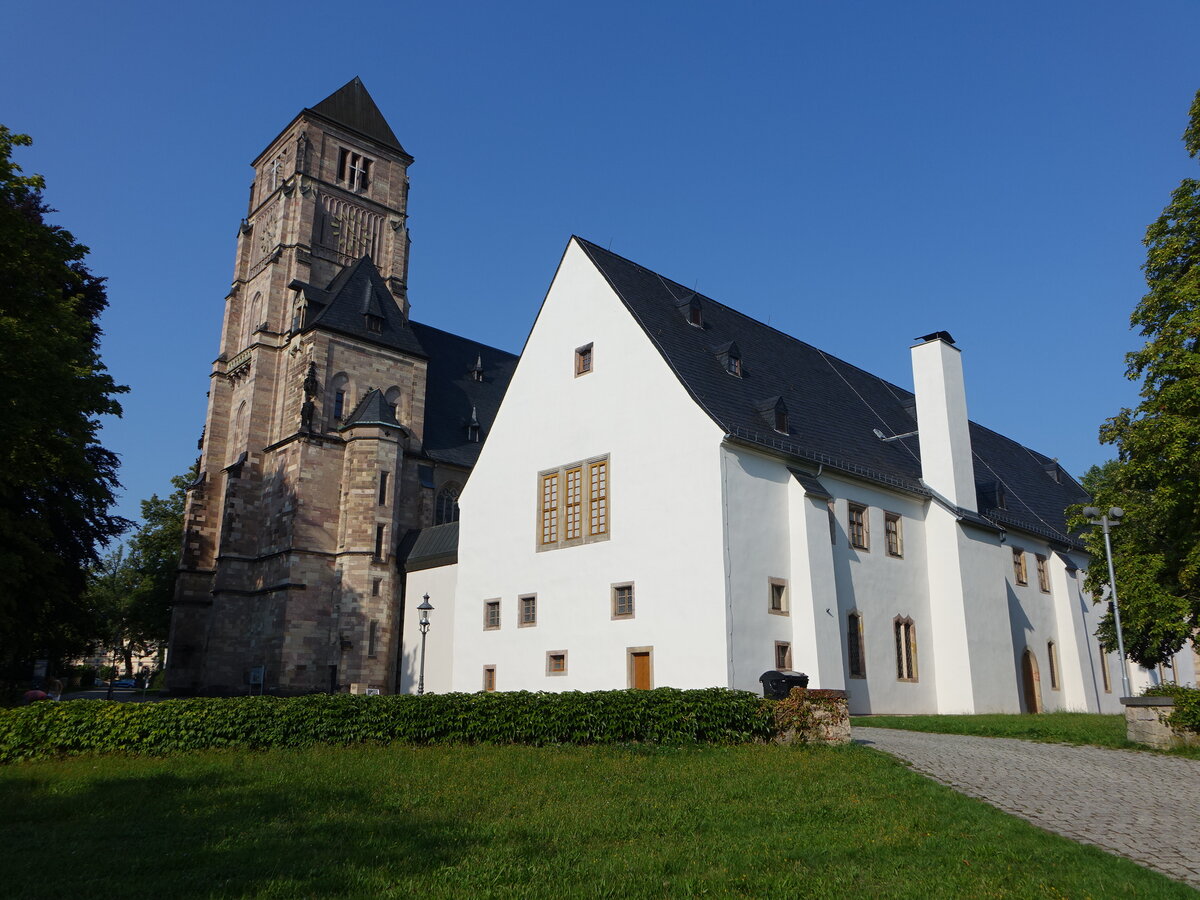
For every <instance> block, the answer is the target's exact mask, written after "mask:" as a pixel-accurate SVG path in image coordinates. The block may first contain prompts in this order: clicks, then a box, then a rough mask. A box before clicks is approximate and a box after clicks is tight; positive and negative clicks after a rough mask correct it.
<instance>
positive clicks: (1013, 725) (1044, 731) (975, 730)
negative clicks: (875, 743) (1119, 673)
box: [850, 712, 1200, 759]
mask: <svg viewBox="0 0 1200 900" xmlns="http://www.w3.org/2000/svg"><path fill="white" fill-rule="evenodd" d="M850 724H851V725H852V726H853V725H861V726H864V727H870V728H903V729H906V730H908V731H932V732H936V733H938V734H974V735H979V736H981V737H1009V738H1022V739H1023V740H1027V741H1051V742H1054V743H1061V744H1094V745H1095V746H1097V747H1113V748H1116V749H1120V750H1147V751H1150V752H1155V753H1157V752H1164V751H1151V750H1150V748H1149V747H1146V746H1143V745H1142V744H1135V743H1133V742H1132V741H1129V740H1126V739H1125V717H1124V716H1122V715H1120V714H1117V715H1101V714H1099V713H1078V712H1053V713H1038V714H1036V715H1027V714H1024V715H1015V714H1007V713H1005V714H999V713H997V714H994V715H978V716H853V717H851V719H850ZM1165 752H1169V753H1172V754H1176V755H1179V756H1187V757H1191V758H1192V759H1200V748H1180V749H1177V750H1170V751H1165Z"/></svg>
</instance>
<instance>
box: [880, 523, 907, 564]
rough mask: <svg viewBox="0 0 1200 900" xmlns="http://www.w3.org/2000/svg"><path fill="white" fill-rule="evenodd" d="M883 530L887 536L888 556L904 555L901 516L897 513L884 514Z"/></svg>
mask: <svg viewBox="0 0 1200 900" xmlns="http://www.w3.org/2000/svg"><path fill="white" fill-rule="evenodd" d="M883 531H884V536H885V537H886V538H887V553H888V556H895V557H897V558H900V557H903V556H904V532H903V527H902V526H901V524H900V516H898V515H897V514H896V513H884V514H883Z"/></svg>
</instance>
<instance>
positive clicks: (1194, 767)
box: [852, 726, 1200, 888]
mask: <svg viewBox="0 0 1200 900" xmlns="http://www.w3.org/2000/svg"><path fill="white" fill-rule="evenodd" d="M852 737H853V739H854V742H855V743H857V744H864V745H866V746H869V747H874V748H875V749H877V750H883V751H885V752H886V753H890V754H892V755H893V756H897V757H899V758H900V759H903V760H905V761H906V762H908V763H909V764H910V765H911V766H912V767H913V769H915V770H916V771H918V772H921V773H922V774H924V775H928V776H929V777H930V778H933V779H934V780H935V781H940V782H941V783H942V784H945V785H949V786H950V787H952V788H954V789H955V790H956V791H959V792H960V793H963V794H967V795H968V796H971V797H977V798H979V799H980V800H986V801H987V802H988V803H990V804H992V805H993V806H996V807H999V808H1000V809H1002V810H1004V811H1005V812H1007V813H1012V814H1013V815H1014V816H1020V817H1021V818H1022V819H1026V820H1028V821H1030V822H1032V823H1033V824H1034V825H1037V826H1039V827H1041V828H1045V829H1046V830H1047V831H1053V832H1056V833H1058V834H1061V835H1064V836H1065V837H1069V838H1071V839H1072V840H1075V841H1080V842H1081V843H1084V844H1094V845H1095V846H1097V847H1100V848H1101V849H1104V850H1107V851H1109V852H1110V853H1115V854H1117V855H1118V856H1124V857H1126V858H1128V859H1132V860H1133V861H1134V862H1138V863H1141V864H1142V865H1144V866H1148V867H1149V868H1151V869H1155V870H1157V871H1159V872H1162V873H1163V874H1164V875H1167V876H1169V877H1171V878H1175V879H1178V880H1180V881H1185V882H1187V883H1188V884H1190V885H1191V886H1192V887H1195V888H1200V760H1193V759H1183V758H1180V757H1174V756H1165V755H1160V754H1157V753H1141V752H1137V751H1133V750H1106V749H1103V748H1101V747H1075V746H1071V745H1069V744H1045V743H1039V742H1035V741H1019V740H1013V739H1012V738H991V737H968V736H965V735H958V734H924V733H921V732H916V731H899V730H896V729H891V728H859V727H858V726H855V727H854V729H853V732H852Z"/></svg>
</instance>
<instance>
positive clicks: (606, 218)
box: [0, 0, 1200, 516]
mask: <svg viewBox="0 0 1200 900" xmlns="http://www.w3.org/2000/svg"><path fill="white" fill-rule="evenodd" d="M5 7H6V12H5V18H6V29H5V30H6V32H7V33H6V35H5V37H4V38H3V42H4V52H3V53H0V122H3V123H4V124H6V125H8V126H9V127H10V128H12V129H13V130H15V131H19V132H26V133H28V134H31V135H32V136H33V138H34V141H35V143H34V146H33V147H32V148H27V149H23V150H20V151H18V157H17V159H18V161H19V162H20V163H21V164H22V165H23V166H24V168H25V170H26V171H27V172H38V173H41V174H43V175H45V176H46V178H47V181H48V191H47V197H48V200H49V202H50V204H51V205H52V206H54V207H56V208H57V209H58V210H59V213H58V214H57V216H56V221H58V222H59V223H61V224H63V225H65V226H67V227H68V228H69V229H71V230H72V231H73V232H74V233H75V235H76V237H77V238H78V239H79V240H80V241H82V242H83V243H85V244H87V245H88V246H90V247H91V248H92V254H91V257H90V265H91V267H92V269H93V271H95V272H97V273H98V274H102V275H106V276H107V277H108V279H109V299H110V303H111V308H110V309H109V311H108V313H107V314H106V316H105V319H104V328H105V332H106V334H105V338H104V344H103V353H104V359H105V362H106V363H107V365H108V367H109V368H110V369H111V371H112V372H113V374H114V376H115V377H116V378H117V380H118V381H120V382H122V383H124V384H128V385H130V386H131V389H132V390H131V393H130V394H129V395H127V397H126V398H125V400H124V406H125V415H124V418H123V419H121V420H116V421H112V422H109V423H107V424H106V427H105V432H104V441H105V443H106V444H107V445H108V446H109V447H110V448H111V449H113V450H116V451H117V452H118V453H120V454H121V456H122V459H123V461H124V465H123V469H122V481H123V482H124V484H125V486H126V494H125V497H124V500H123V503H122V511H123V512H124V513H126V514H129V515H134V516H136V514H137V510H138V505H137V501H138V500H139V499H141V498H142V497H146V496H148V495H149V494H150V493H152V492H159V493H163V492H165V491H167V490H169V484H168V480H169V478H170V476H171V475H173V474H176V473H179V472H181V471H183V470H184V469H186V468H187V466H188V465H189V464H190V463H191V461H192V460H193V459H194V458H195V456H196V439H197V437H198V436H199V433H200V428H201V426H202V424H203V421H204V411H205V391H206V390H207V381H208V372H209V369H210V365H211V362H212V360H213V358H214V357H215V356H216V353H217V342H218V338H219V334H220V322H221V314H222V308H223V303H224V297H225V294H226V292H227V291H228V289H229V283H230V279H231V277H232V275H231V273H232V268H233V251H234V243H235V235H236V229H237V225H238V222H239V220H240V219H241V217H242V216H243V215H244V214H245V211H246V200H247V190H248V186H249V183H250V176H251V171H250V168H249V162H250V160H251V159H253V158H254V157H255V156H256V155H257V154H258V153H259V151H261V150H262V149H263V148H264V147H265V146H266V144H267V143H268V142H269V141H270V140H271V138H273V137H274V136H275V135H276V134H277V133H278V132H279V130H281V129H282V128H283V126H284V125H286V124H287V123H288V122H289V121H290V120H291V118H292V117H293V116H294V115H295V114H296V113H297V112H298V111H299V110H300V109H301V108H303V107H305V106H312V105H314V104H316V103H317V102H318V101H320V100H321V99H322V98H324V97H325V96H327V95H328V94H329V93H331V92H332V91H334V90H336V89H337V88H338V87H340V86H341V85H342V84H344V83H345V82H346V81H348V80H349V79H350V78H352V77H353V76H355V75H359V76H360V77H361V78H362V79H363V81H364V82H365V83H366V85H367V87H368V89H369V90H370V91H371V93H372V95H373V96H374V98H375V100H376V102H377V103H378V105H379V106H380V108H381V109H382V111H383V112H384V115H385V116H387V118H388V120H389V121H390V123H391V125H392V127H393V129H394V130H395V132H396V134H397V135H398V137H399V138H400V141H401V142H402V143H403V144H404V146H405V148H406V149H407V150H408V151H409V152H410V153H411V154H413V155H414V156H415V157H416V163H415V164H414V166H413V167H412V169H411V170H410V174H411V177H412V184H413V187H412V196H411V201H410V210H409V211H410V213H411V219H410V226H411V228H412V235H413V250H412V268H411V277H410V298H411V300H412V306H413V316H414V318H416V319H418V320H419V321H424V322H427V323H429V324H432V325H435V326H438V327H441V328H445V329H448V330H451V331H456V332H459V333H462V334H465V335H468V336H470V337H472V338H476V339H479V340H483V341H486V342H489V343H492V344H494V345H496V346H498V347H502V348H505V349H508V350H512V351H514V352H515V351H517V350H519V349H520V347H521V345H522V343H523V342H524V339H525V336H526V334H527V333H528V330H529V327H530V325H531V324H532V322H533V318H534V315H535V313H536V311H537V308H538V305H539V303H540V302H541V299H542V297H543V295H544V293H545V291H546V288H547V286H548V284H549V282H550V279H551V277H552V275H553V272H554V268H555V265H556V264H557V262H558V259H559V256H560V254H561V252H562V249H563V247H564V245H565V243H566V241H567V238H568V237H569V236H570V235H571V234H572V233H575V234H580V235H582V236H584V237H587V238H589V239H590V240H593V241H595V242H596V243H599V244H601V245H604V246H609V247H611V248H612V249H613V250H614V251H616V252H618V253H621V254H623V255H625V256H627V257H630V258H631V259H634V260H636V261H637V262H639V263H642V264H643V265H645V266H647V267H649V268H652V269H655V270H657V271H659V272H661V273H663V274H664V275H667V276H669V277H671V278H674V279H676V280H678V281H680V282H683V283H686V284H688V285H695V286H696V287H697V288H698V289H699V290H700V291H701V292H703V293H705V294H707V295H709V296H711V297H714V298H716V299H718V300H721V301H722V302H725V303H728V304H730V305H732V306H734V307H737V308H738V309H741V310H743V311H744V312H746V313H748V314H750V315H752V316H755V317H756V318H759V319H761V320H763V321H768V322H770V324H772V325H774V326H775V327H777V328H780V329H782V330H784V331H787V332H789V333H791V334H794V335H796V336H797V337H800V338H802V339H803V340H806V341H808V342H810V343H812V344H815V345H816V346H818V347H821V348H822V349H823V350H826V351H828V352H831V353H834V354H836V355H838V356H840V357H842V358H843V359H846V360H848V361H850V362H852V363H855V364H856V365H859V366H862V367H863V368H865V369H868V370H870V371H872V372H874V373H876V374H878V375H881V376H883V377H886V378H888V379H890V380H892V381H895V382H896V383H898V384H900V385H902V386H905V387H910V386H911V383H912V378H911V373H910V370H909V356H908V348H909V346H910V345H911V343H912V338H913V337H915V336H916V335H920V334H924V333H926V332H929V331H934V330H948V331H950V332H952V333H953V335H954V337H955V338H956V340H957V341H958V345H959V346H960V347H961V348H962V350H963V352H964V364H965V367H966V373H967V385H968V405H969V408H970V412H971V416H972V418H974V419H975V420H976V421H978V422H980V423H982V424H984V425H986V426H988V427H990V428H993V429H995V430H997V431H1000V432H1003V433H1005V434H1007V435H1009V436H1011V437H1013V438H1015V439H1017V440H1019V441H1021V442H1022V443H1025V444H1027V445H1028V446H1031V447H1033V448H1035V449H1037V450H1039V451H1041V452H1043V453H1047V454H1049V455H1051V456H1058V457H1059V458H1060V459H1061V461H1062V462H1063V464H1064V465H1065V466H1066V467H1067V469H1068V470H1070V471H1071V472H1072V473H1074V474H1076V475H1080V474H1082V473H1083V471H1084V470H1086V469H1087V468H1088V466H1090V465H1092V464H1093V463H1097V462H1101V461H1103V460H1105V459H1107V458H1109V457H1110V456H1111V455H1112V451H1111V448H1108V447H1102V446H1100V445H1099V444H1098V442H1097V439H1096V431H1097V428H1098V426H1099V425H1100V423H1101V422H1102V421H1103V420H1104V419H1105V418H1107V417H1108V416H1110V415H1112V414H1114V413H1115V412H1116V411H1117V410H1118V409H1119V408H1120V407H1121V406H1124V405H1131V404H1133V403H1135V402H1136V396H1137V395H1136V391H1137V388H1136V385H1134V384H1132V383H1131V382H1129V381H1127V380H1126V379H1125V378H1124V375H1123V372H1124V362H1123V355H1124V353H1125V352H1127V351H1128V350H1131V349H1133V348H1134V347H1135V346H1137V345H1138V344H1139V343H1140V341H1139V339H1138V337H1137V335H1136V334H1134V333H1133V332H1131V331H1130V330H1129V326H1128V317H1129V313H1130V311H1131V310H1132V308H1133V306H1134V304H1135V303H1136V302H1137V300H1138V299H1139V297H1140V296H1141V295H1142V293H1143V292H1144V283H1143V281H1142V277H1141V272H1140V270H1139V266H1140V265H1141V263H1142V261H1143V259H1144V250H1143V247H1142V245H1141V238H1142V235H1143V233H1144V231H1145V227H1146V225H1148V224H1149V223H1150V222H1151V221H1152V220H1153V219H1154V218H1155V217H1156V216H1157V215H1158V214H1159V212H1160V211H1161V209H1162V207H1163V206H1164V205H1165V204H1166V202H1167V200H1168V195H1169V193H1170V191H1171V189H1172V188H1173V187H1174V186H1175V185H1176V184H1178V182H1179V180H1180V179H1181V178H1183V177H1186V176H1189V175H1192V174H1195V170H1196V164H1195V163H1194V162H1192V161H1190V160H1189V159H1188V158H1187V156H1186V154H1185V152H1184V150H1183V145H1182V142H1181V141H1180V139H1179V136H1180V134H1181V133H1182V131H1183V128H1184V126H1185V124H1186V118H1187V110H1188V106H1189V104H1190V102H1191V99H1192V97H1193V95H1194V94H1195V91H1196V90H1197V88H1200V54H1197V53H1196V52H1195V40H1196V35H1197V34H1198V33H1200V4H1198V3H1196V2H1194V0H1174V2H1172V0H1165V2H1158V3H1154V4H1130V3H1124V2H1059V3H1046V2H1037V3H1033V2H1007V3H1003V4H983V3H962V2H908V3H903V4H900V3H884V2H876V3H863V2H841V3H816V2H791V3H774V2H761V3H754V4H741V5H739V4H729V3H712V2H687V3H684V2H660V3H652V4H648V3H644V2H641V3H637V2H609V3H605V4H600V5H597V4H563V3H533V2H530V3H525V2H519V0H516V2H510V3H465V2H457V3H440V4H431V3H424V4H417V3H401V2H379V3H376V2H369V0H360V2H358V3H355V4H352V5H345V4H341V5H338V4H329V3H323V4H315V3H306V2H293V3H286V4H285V3H270V2H263V3H225V2H214V3H207V4H204V5H203V6H200V5H197V4H164V3H153V4H151V3H140V2H129V3H119V4H95V3H70V2H62V3H53V4H51V3H44V2H38V3H30V2H9V3H7V4H5Z"/></svg>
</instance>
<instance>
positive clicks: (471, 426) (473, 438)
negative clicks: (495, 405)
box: [467, 406, 479, 444]
mask: <svg viewBox="0 0 1200 900" xmlns="http://www.w3.org/2000/svg"><path fill="white" fill-rule="evenodd" d="M467 440H468V441H470V442H471V443H472V444H478V443H479V415H478V414H477V413H476V412H475V407H473V406H472V407H471V421H470V422H468V423H467Z"/></svg>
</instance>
